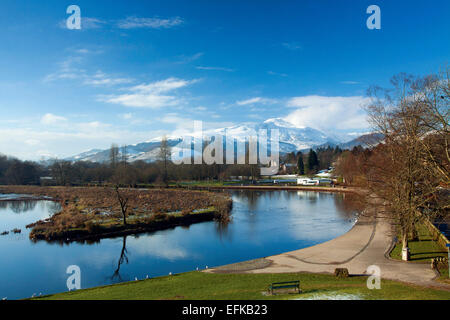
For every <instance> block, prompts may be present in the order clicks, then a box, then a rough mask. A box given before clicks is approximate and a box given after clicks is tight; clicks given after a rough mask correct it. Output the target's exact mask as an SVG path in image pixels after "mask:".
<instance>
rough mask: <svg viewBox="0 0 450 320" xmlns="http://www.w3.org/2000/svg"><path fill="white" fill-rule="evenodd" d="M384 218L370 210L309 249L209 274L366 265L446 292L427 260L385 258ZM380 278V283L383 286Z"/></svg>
mask: <svg viewBox="0 0 450 320" xmlns="http://www.w3.org/2000/svg"><path fill="white" fill-rule="evenodd" d="M393 237H394V234H393V231H392V226H391V223H390V221H389V219H388V217H386V216H383V215H381V214H379V213H378V214H377V213H376V212H375V210H372V213H371V214H369V213H366V214H365V215H362V216H360V218H359V220H358V222H357V223H356V224H355V226H354V227H353V228H352V229H351V230H350V231H349V232H347V233H346V234H344V235H342V236H340V237H338V238H336V239H333V240H331V241H328V242H325V243H322V244H318V245H315V246H312V247H309V248H305V249H300V250H295V251H291V252H286V253H282V254H279V255H274V256H269V257H265V258H263V259H261V260H263V262H264V263H262V262H261V261H258V260H255V261H253V262H248V263H245V262H244V263H239V264H231V265H227V266H221V267H217V268H213V269H209V270H207V271H206V272H209V273H247V274H273V273H292V272H308V273H328V274H330V273H333V272H334V270H335V269H336V268H347V269H348V271H349V273H350V274H351V275H367V274H368V271H367V269H368V267H369V266H372V265H375V266H377V267H379V268H380V271H381V278H382V279H383V280H384V279H386V280H393V281H401V282H404V283H409V284H414V285H419V286H426V287H429V288H439V289H443V290H446V291H447V297H448V298H449V299H450V284H447V283H444V282H438V281H435V279H437V277H438V275H437V274H436V272H435V271H434V270H432V269H431V267H430V263H425V264H424V263H413V262H403V261H397V260H393V259H390V258H389V253H390V252H391V250H392V248H393V245H394V242H393ZM383 283H384V281H383V282H382V286H383Z"/></svg>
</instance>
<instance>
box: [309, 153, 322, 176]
mask: <svg viewBox="0 0 450 320" xmlns="http://www.w3.org/2000/svg"><path fill="white" fill-rule="evenodd" d="M318 168H319V159H318V158H317V153H316V152H315V151H314V150H313V149H310V150H309V155H308V171H309V173H316V172H317V169H318Z"/></svg>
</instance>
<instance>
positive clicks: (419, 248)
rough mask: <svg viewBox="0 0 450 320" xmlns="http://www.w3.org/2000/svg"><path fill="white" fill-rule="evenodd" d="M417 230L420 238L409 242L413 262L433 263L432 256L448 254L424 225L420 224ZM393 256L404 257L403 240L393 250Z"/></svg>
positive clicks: (398, 258) (396, 257)
mask: <svg viewBox="0 0 450 320" xmlns="http://www.w3.org/2000/svg"><path fill="white" fill-rule="evenodd" d="M417 232H418V235H419V240H415V241H409V242H408V247H409V250H410V254H411V261H412V262H422V263H424V262H426V263H431V258H436V257H446V256H447V255H448V253H447V250H446V249H445V248H442V247H441V246H440V245H439V244H438V243H437V242H436V241H434V240H433V237H432V236H431V234H430V232H429V230H428V229H427V228H426V227H425V226H424V225H419V226H418V227H417ZM391 258H393V259H397V260H401V259H402V243H401V242H398V243H397V244H396V246H395V248H394V250H392V252H391Z"/></svg>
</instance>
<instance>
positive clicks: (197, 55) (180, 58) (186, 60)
mask: <svg viewBox="0 0 450 320" xmlns="http://www.w3.org/2000/svg"><path fill="white" fill-rule="evenodd" d="M203 55H204V53H203V52H197V53H195V54H193V55H190V56H186V55H182V56H178V57H177V58H178V60H177V61H176V62H175V64H184V63H190V62H192V61H195V60H198V59H200V58H201V57H202V56H203Z"/></svg>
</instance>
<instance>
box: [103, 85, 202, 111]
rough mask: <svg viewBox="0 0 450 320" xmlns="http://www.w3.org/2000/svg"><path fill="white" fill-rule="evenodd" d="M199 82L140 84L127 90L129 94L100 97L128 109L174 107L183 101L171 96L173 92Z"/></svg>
mask: <svg viewBox="0 0 450 320" xmlns="http://www.w3.org/2000/svg"><path fill="white" fill-rule="evenodd" d="M196 81H197V80H183V79H177V78H168V79H165V80H161V81H156V82H152V83H148V84H140V85H137V86H134V87H131V88H128V89H127V90H128V91H129V93H126V94H121V95H110V96H103V97H100V98H99V100H100V101H103V102H107V103H114V104H121V105H123V106H127V107H137V108H154V109H156V108H161V107H168V106H174V105H177V104H179V103H181V102H182V101H181V100H182V99H181V98H179V97H177V96H175V95H173V94H172V95H169V94H168V93H169V92H171V91H175V90H176V89H180V88H183V87H186V86H188V85H191V84H193V83H195V82H196Z"/></svg>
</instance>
